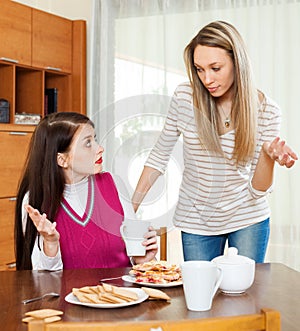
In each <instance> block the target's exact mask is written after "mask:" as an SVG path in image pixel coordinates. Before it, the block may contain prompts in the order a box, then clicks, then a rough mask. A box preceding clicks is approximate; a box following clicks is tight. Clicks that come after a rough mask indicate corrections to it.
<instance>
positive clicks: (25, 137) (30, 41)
mask: <svg viewBox="0 0 300 331" xmlns="http://www.w3.org/2000/svg"><path fill="white" fill-rule="evenodd" d="M0 6H1V10H0V44H1V49H0V99H4V100H7V101H8V103H9V116H8V117H7V116H2V114H3V113H1V111H2V110H1V109H0V118H1V122H0V154H1V159H0V183H1V184H0V229H1V231H0V233H1V234H0V269H6V268H9V267H10V266H12V265H13V264H14V240H13V231H14V230H13V227H14V208H15V196H16V192H17V187H18V182H19V179H20V175H21V173H22V170H23V165H24V161H25V157H26V154H27V148H28V144H29V141H30V138H31V136H32V132H33V131H34V128H35V126H34V125H27V124H16V118H17V117H19V114H21V116H26V115H27V114H30V115H34V116H40V117H41V118H42V117H43V116H45V114H46V113H47V107H46V106H45V105H46V103H45V91H46V89H56V91H57V107H56V109H57V111H76V112H80V113H83V114H85V113H86V22H85V21H84V20H69V19H66V18H64V17H60V16H57V15H53V14H50V13H47V12H44V11H41V10H38V9H34V8H31V7H29V6H26V5H22V4H19V3H16V2H13V1H10V0H0ZM7 118H8V122H7ZM3 119H4V120H3Z"/></svg>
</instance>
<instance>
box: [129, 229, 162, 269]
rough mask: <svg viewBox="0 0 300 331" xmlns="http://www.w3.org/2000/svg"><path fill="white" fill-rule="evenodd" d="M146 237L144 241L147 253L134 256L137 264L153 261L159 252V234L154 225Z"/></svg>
mask: <svg viewBox="0 0 300 331" xmlns="http://www.w3.org/2000/svg"><path fill="white" fill-rule="evenodd" d="M144 237H145V240H144V242H143V246H146V255H145V256H134V257H133V259H134V263H135V264H139V263H144V262H149V261H152V260H153V259H154V258H155V256H156V254H157V252H158V245H157V235H156V231H155V230H154V229H153V227H149V231H148V232H147V233H146V234H145V236H144Z"/></svg>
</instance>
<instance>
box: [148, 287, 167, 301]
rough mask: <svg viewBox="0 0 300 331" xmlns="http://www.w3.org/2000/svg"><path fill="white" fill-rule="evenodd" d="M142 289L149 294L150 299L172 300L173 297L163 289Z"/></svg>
mask: <svg viewBox="0 0 300 331" xmlns="http://www.w3.org/2000/svg"><path fill="white" fill-rule="evenodd" d="M142 290H143V291H144V292H146V294H148V295H149V300H166V301H170V300H171V298H170V297H169V296H168V295H167V294H166V293H165V292H163V291H161V290H157V289H154V288H149V287H142Z"/></svg>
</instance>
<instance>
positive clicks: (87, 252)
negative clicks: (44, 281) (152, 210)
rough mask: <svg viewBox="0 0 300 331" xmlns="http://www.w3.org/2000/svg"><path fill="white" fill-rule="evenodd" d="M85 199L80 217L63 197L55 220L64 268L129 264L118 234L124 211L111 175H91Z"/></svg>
mask: <svg viewBox="0 0 300 331" xmlns="http://www.w3.org/2000/svg"><path fill="white" fill-rule="evenodd" d="M88 185H89V186H88V201H87V205H86V210H85V213H84V215H83V216H82V217H80V216H79V215H78V214H77V213H76V212H75V211H74V210H73V209H72V208H71V206H70V205H69V204H68V202H67V201H66V200H65V199H63V201H62V203H61V207H60V208H59V210H58V213H57V216H56V219H55V221H56V222H57V230H58V232H59V233H60V248H61V254H62V260H63V264H64V268H65V269H79V268H114V267H128V266H130V262H129V258H128V256H127V255H126V249H125V244H124V242H123V240H122V238H121V235H120V225H121V223H122V221H123V218H124V212H123V208H122V205H121V203H120V200H119V196H118V192H117V189H116V186H115V183H114V181H113V179H112V177H111V175H110V174H109V173H108V172H106V173H101V174H97V175H95V176H90V178H89V183H88Z"/></svg>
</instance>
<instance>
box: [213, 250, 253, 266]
mask: <svg viewBox="0 0 300 331" xmlns="http://www.w3.org/2000/svg"><path fill="white" fill-rule="evenodd" d="M212 261H213V262H216V263H221V264H249V263H254V260H252V259H250V258H249V257H247V256H243V255H238V249H237V248H236V247H229V248H228V250H227V254H224V255H220V256H218V257H215V258H214V259H213V260H212Z"/></svg>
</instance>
